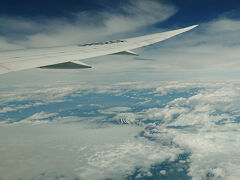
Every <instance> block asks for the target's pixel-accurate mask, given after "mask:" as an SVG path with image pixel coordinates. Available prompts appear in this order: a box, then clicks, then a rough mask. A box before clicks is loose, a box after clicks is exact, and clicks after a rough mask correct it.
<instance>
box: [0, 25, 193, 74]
mask: <svg viewBox="0 0 240 180" xmlns="http://www.w3.org/2000/svg"><path fill="white" fill-rule="evenodd" d="M196 26H197V25H194V26H190V27H186V28H182V29H178V30H173V31H167V32H162V33H157V34H152V35H146V36H141V37H136V38H129V39H122V40H114V41H107V42H102V43H91V44H82V45H76V46H64V47H51V48H41V49H24V50H13V51H0V74H4V73H9V72H14V71H20V70H25V69H31V68H38V67H42V68H59V69H61V68H64V69H73V68H89V67H90V66H89V65H86V64H84V63H81V62H80V61H79V60H82V59H87V58H92V57H97V56H103V55H109V54H121V52H125V53H132V52H131V51H129V50H132V49H136V48H139V47H143V46H148V45H150V44H154V43H157V42H160V41H163V40H166V39H168V38H171V37H173V36H176V35H178V34H181V33H183V32H186V31H189V30H191V29H193V28H195V27H196Z"/></svg>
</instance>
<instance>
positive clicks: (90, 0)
mask: <svg viewBox="0 0 240 180" xmlns="http://www.w3.org/2000/svg"><path fill="white" fill-rule="evenodd" d="M158 1H159V2H164V3H168V4H174V5H175V6H177V7H178V8H179V12H178V13H177V14H176V15H175V16H174V17H172V18H171V19H170V20H169V21H170V22H171V23H177V24H178V23H186V24H187V23H189V24H192V23H193V24H196V23H200V22H204V21H208V20H211V19H212V18H217V17H218V16H219V14H222V13H234V12H235V15H234V16H236V17H239V15H237V14H238V13H237V11H238V10H239V9H240V3H239V1H237V0H229V1H218V0H184V1H182V0H158ZM127 3H129V0H120V1H119V0H111V1H108V0H68V1H66V0H50V1H48V0H42V1H31V0H23V1H17V0H10V1H1V7H0V14H1V15H8V16H25V17H30V18H37V17H39V16H47V17H59V16H63V17H70V16H71V14H72V13H74V12H79V11H92V12H98V11H105V10H108V11H113V12H116V13H119V12H120V10H119V6H121V5H123V4H127Z"/></svg>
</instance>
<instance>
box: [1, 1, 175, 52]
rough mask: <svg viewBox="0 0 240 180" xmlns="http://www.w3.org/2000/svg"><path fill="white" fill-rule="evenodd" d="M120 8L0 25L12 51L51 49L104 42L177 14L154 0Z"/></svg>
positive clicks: (7, 20)
mask: <svg viewBox="0 0 240 180" xmlns="http://www.w3.org/2000/svg"><path fill="white" fill-rule="evenodd" d="M119 9H120V10H119V11H118V12H113V11H111V12H109V11H101V12H94V13H93V12H79V13H76V14H74V15H72V18H71V19H68V18H55V19H54V18H52V19H51V18H50V19H49V18H40V19H36V18H35V20H31V19H25V18H19V17H18V18H15V17H0V23H1V26H2V31H5V32H6V33H5V34H9V37H8V38H9V41H11V43H12V44H13V45H14V46H13V48H14V47H15V46H17V47H18V46H23V47H42V46H47V47H48V46H54V45H55V46H56V45H57V46H59V45H66V44H79V43H81V42H87V41H88V42H89V41H97V40H100V39H102V40H103V39H106V38H107V37H108V38H109V37H113V35H114V36H116V35H117V34H119V33H126V32H134V31H136V30H138V29H139V28H145V27H146V26H149V25H152V24H154V23H157V22H162V21H164V20H166V19H167V18H169V17H170V16H172V15H173V14H175V13H176V11H177V9H176V8H175V7H174V6H173V5H169V4H164V3H160V2H157V1H155V0H148V1H146V0H137V1H129V2H128V3H123V4H122V6H121V7H120V8H119ZM14 38H15V39H14ZM11 43H10V44H11ZM9 47H10V46H9ZM10 48H11V47H10Z"/></svg>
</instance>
